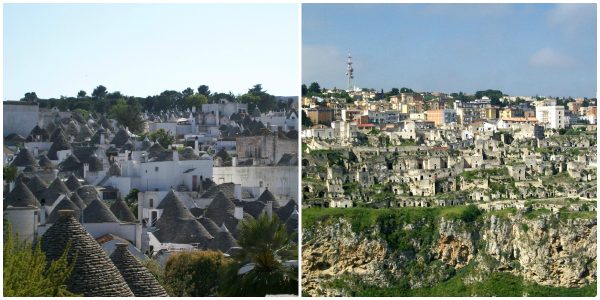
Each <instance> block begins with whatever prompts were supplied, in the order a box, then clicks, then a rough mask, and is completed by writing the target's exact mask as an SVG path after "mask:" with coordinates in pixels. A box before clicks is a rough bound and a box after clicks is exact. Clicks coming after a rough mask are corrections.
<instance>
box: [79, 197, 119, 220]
mask: <svg viewBox="0 0 600 300" xmlns="http://www.w3.org/2000/svg"><path fill="white" fill-rule="evenodd" d="M83 223H119V220H118V219H117V217H115V215H114V214H113V213H112V211H110V209H109V208H108V207H107V206H106V204H104V202H103V201H102V200H100V199H96V200H94V201H92V202H91V203H90V204H88V205H87V206H86V208H85V209H84V210H83Z"/></svg>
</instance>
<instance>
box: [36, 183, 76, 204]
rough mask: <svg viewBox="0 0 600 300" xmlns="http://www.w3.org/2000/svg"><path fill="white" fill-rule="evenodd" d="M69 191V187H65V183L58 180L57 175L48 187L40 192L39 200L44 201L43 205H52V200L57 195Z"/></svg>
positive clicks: (54, 199)
mask: <svg viewBox="0 0 600 300" xmlns="http://www.w3.org/2000/svg"><path fill="white" fill-rule="evenodd" d="M70 193H71V192H70V191H69V188H67V186H66V185H65V183H64V182H62V180H60V178H59V177H56V178H55V179H54V181H52V183H51V184H50V186H49V187H48V189H46V191H44V193H42V198H41V199H40V202H41V201H44V202H45V205H47V206H52V205H54V201H56V199H57V198H58V196H60V195H69V194H70Z"/></svg>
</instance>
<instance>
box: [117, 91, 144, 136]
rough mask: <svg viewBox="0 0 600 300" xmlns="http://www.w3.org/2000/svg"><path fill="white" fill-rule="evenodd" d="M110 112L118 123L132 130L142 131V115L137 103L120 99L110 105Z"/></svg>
mask: <svg viewBox="0 0 600 300" xmlns="http://www.w3.org/2000/svg"><path fill="white" fill-rule="evenodd" d="M110 114H111V116H112V117H113V118H115V120H117V122H119V124H121V125H123V126H126V127H127V128H129V130H131V131H133V132H140V131H142V124H143V120H142V116H141V113H140V109H139V106H138V105H137V103H131V104H129V103H127V102H125V100H123V99H120V100H118V101H117V104H116V105H115V106H113V107H112V109H111V110H110Z"/></svg>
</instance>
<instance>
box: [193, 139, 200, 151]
mask: <svg viewBox="0 0 600 300" xmlns="http://www.w3.org/2000/svg"><path fill="white" fill-rule="evenodd" d="M194 153H195V154H196V155H199V154H200V149H198V137H196V140H195V141H194Z"/></svg>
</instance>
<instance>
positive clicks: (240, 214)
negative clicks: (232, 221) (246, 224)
mask: <svg viewBox="0 0 600 300" xmlns="http://www.w3.org/2000/svg"><path fill="white" fill-rule="evenodd" d="M233 216H234V217H235V218H236V219H238V220H241V219H243V218H244V208H243V207H241V206H236V207H235V211H234V212H233Z"/></svg>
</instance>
